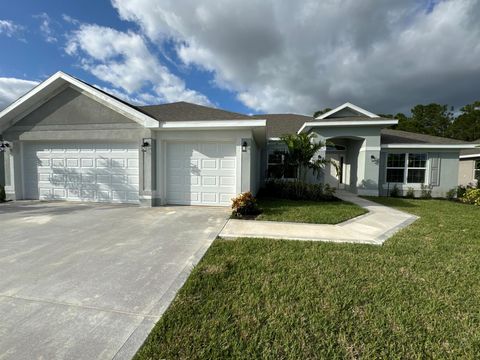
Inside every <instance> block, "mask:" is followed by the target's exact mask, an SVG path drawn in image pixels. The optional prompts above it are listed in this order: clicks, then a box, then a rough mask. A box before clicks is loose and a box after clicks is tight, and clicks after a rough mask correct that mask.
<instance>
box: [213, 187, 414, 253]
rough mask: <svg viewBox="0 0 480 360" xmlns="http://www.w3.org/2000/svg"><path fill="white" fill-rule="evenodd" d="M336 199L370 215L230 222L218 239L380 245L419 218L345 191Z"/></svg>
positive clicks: (337, 194)
mask: <svg viewBox="0 0 480 360" xmlns="http://www.w3.org/2000/svg"><path fill="white" fill-rule="evenodd" d="M336 196H337V197H338V198H340V199H342V200H344V201H348V202H351V203H354V204H356V205H359V206H361V207H363V208H365V209H367V210H368V211H369V212H368V213H367V214H364V215H361V216H358V217H356V218H353V219H350V220H347V221H344V222H342V223H340V224H336V225H328V224H304V223H292V222H277V221H256V220H236V219H230V220H229V221H228V222H227V224H226V225H225V227H224V228H223V230H222V231H221V233H220V235H219V236H220V237H222V238H225V239H234V238H239V237H254V238H271V239H289V240H310V241H327V242H339V243H357V244H374V245H381V244H383V242H384V241H385V240H387V239H388V238H389V237H391V236H392V235H393V234H394V233H396V232H397V231H399V230H400V229H403V228H404V227H406V226H408V225H410V224H411V223H413V222H414V221H415V220H417V219H418V217H417V216H415V215H411V214H407V213H405V212H403V211H399V210H396V209H393V208H390V207H387V206H383V205H380V204H378V203H375V202H372V201H369V200H366V199H363V198H360V197H358V196H357V195H355V194H352V193H349V192H346V191H337V193H336Z"/></svg>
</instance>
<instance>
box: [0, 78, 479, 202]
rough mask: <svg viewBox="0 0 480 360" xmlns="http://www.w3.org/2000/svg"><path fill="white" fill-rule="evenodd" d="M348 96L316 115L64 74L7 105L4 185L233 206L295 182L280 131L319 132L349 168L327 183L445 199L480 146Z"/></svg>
mask: <svg viewBox="0 0 480 360" xmlns="http://www.w3.org/2000/svg"><path fill="white" fill-rule="evenodd" d="M396 123H397V120H395V119H387V118H381V117H379V116H377V115H375V114H373V113H370V112H368V111H366V110H364V109H361V108H359V107H357V106H355V105H353V104H349V103H346V104H344V105H342V106H340V107H338V108H336V109H334V110H332V111H330V112H328V113H326V114H323V115H321V116H319V117H318V118H313V117H309V116H303V115H294V114H276V115H272V114H270V115H255V116H248V115H244V114H238V113H233V112H229V111H224V110H220V109H214V108H209V107H205V106H200V105H194V104H190V103H186V102H179V103H172V104H163V105H154V106H133V105H131V104H128V103H126V102H125V101H122V100H120V99H118V98H116V97H114V96H112V95H110V94H108V93H106V92H104V91H101V90H99V89H97V88H96V87H93V86H91V85H89V84H87V83H85V82H83V81H80V80H78V79H76V78H74V77H71V76H69V75H67V74H64V73H62V72H59V73H57V74H55V75H53V76H52V77H50V78H49V79H47V80H45V81H44V82H43V83H41V84H39V85H38V86H37V87H35V88H34V89H33V90H31V91H30V92H28V93H27V94H26V95H24V96H22V97H21V98H20V99H18V100H17V101H15V102H14V103H13V104H11V105H10V106H8V107H7V108H6V109H4V110H3V111H1V112H0V139H3V141H4V142H7V143H8V144H9V145H10V147H9V150H7V151H6V152H0V183H5V185H6V186H5V189H6V192H7V195H8V196H9V197H10V198H12V199H44V200H50V199H60V200H72V201H74V200H77V201H79V200H81V201H102V202H113V203H116V202H119V203H136V204H138V203H140V204H142V205H145V206H152V205H162V204H185V205H188V204H191V205H222V206H228V205H230V203H231V198H232V197H234V196H235V195H236V194H238V193H241V192H245V191H252V192H253V193H256V192H257V191H258V189H259V188H260V186H261V185H262V183H263V181H264V180H265V178H266V177H283V178H291V177H294V176H295V169H289V168H288V167H285V166H283V164H282V162H283V161H284V156H282V153H284V152H285V147H284V145H283V144H282V142H281V141H280V139H279V138H280V136H282V135H284V134H289V133H297V132H313V133H315V134H317V135H318V136H317V140H316V141H328V146H327V147H326V148H325V149H324V150H323V151H321V152H320V153H319V154H318V156H323V157H326V158H327V159H330V160H332V161H334V162H336V163H337V164H338V168H339V170H340V171H339V173H338V174H337V171H336V168H335V167H334V166H328V167H327V168H326V169H325V170H324V172H323V174H322V175H321V177H320V178H319V179H317V178H315V177H313V176H312V177H311V178H310V181H312V182H318V181H321V182H325V183H328V184H330V185H332V186H334V187H336V188H343V189H347V190H349V191H352V192H355V193H358V194H362V195H385V194H387V193H388V191H389V190H390V189H391V188H392V187H393V186H394V185H395V184H396V185H397V186H398V187H399V188H400V189H401V190H403V191H406V190H407V189H408V188H409V187H413V188H415V189H416V190H418V191H420V188H421V185H422V184H423V185H426V186H429V187H431V189H432V192H433V195H434V196H444V195H445V193H446V191H448V190H449V189H451V188H453V187H455V186H456V185H457V181H458V179H457V178H458V176H457V174H458V164H459V160H458V159H459V152H460V151H461V150H464V149H469V148H473V146H474V145H472V144H469V143H464V142H459V141H456V140H450V139H444V138H436V137H430V136H425V135H418V134H412V133H406V132H401V131H395V130H388V129H386V128H387V127H389V126H391V125H394V124H396Z"/></svg>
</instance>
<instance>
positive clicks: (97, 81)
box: [0, 0, 480, 114]
mask: <svg viewBox="0 0 480 360" xmlns="http://www.w3.org/2000/svg"><path fill="white" fill-rule="evenodd" d="M479 19H480V0H451V1H447V0H445V1H440V0H438V1H435V0H425V1H422V0H402V1H398V0H383V1H381V0H380V1H379V0H362V1H358V0H343V1H341V0H323V1H319V0H285V1H277V0H241V1H240V0H204V1H201V0H183V1H178V0H111V2H109V1H107V0H105V1H98V0H88V1H87V0H85V1H68V2H67V1H62V0H44V1H38V0H30V1H26V0H16V1H13V2H10V1H9V2H6V1H5V2H3V4H2V5H0V49H2V52H1V53H2V56H0V108H3V107H5V106H6V105H7V104H8V103H10V102H11V101H13V100H15V99H16V98H17V97H18V96H20V95H22V94H23V93H25V92H26V91H28V90H29V89H30V88H31V87H32V86H34V85H35V84H37V83H38V82H39V81H42V80H44V79H46V78H47V77H48V76H50V75H51V74H53V73H55V72H56V71H58V70H63V71H65V72H67V73H70V74H72V75H74V76H76V77H79V78H81V79H83V80H85V81H87V82H89V83H91V84H94V85H96V86H98V87H101V88H102V89H105V90H107V91H110V92H111V93H113V94H115V95H117V96H120V97H122V98H124V99H126V100H127V101H130V102H132V103H135V104H157V103H164V102H173V101H181V100H184V101H190V102H195V103H199V104H206V105H211V106H216V107H221V108H225V109H228V110H231V111H239V112H244V113H263V112H269V113H279V112H295V113H302V114H312V113H313V112H314V111H315V110H318V109H322V108H325V107H335V106H337V105H340V104H342V103H344V102H346V101H350V102H353V103H355V104H357V105H359V106H362V107H365V108H367V109H368V110H371V111H373V112H377V113H396V112H399V111H402V112H405V111H408V110H409V109H410V108H411V107H412V106H413V105H415V104H418V103H429V102H438V103H445V104H449V105H453V106H455V107H459V106H461V105H464V104H466V103H469V102H472V101H474V100H478V99H480V21H479Z"/></svg>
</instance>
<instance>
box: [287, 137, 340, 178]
mask: <svg viewBox="0 0 480 360" xmlns="http://www.w3.org/2000/svg"><path fill="white" fill-rule="evenodd" d="M315 137H316V135H315V134H314V133H310V134H306V133H301V134H289V135H284V136H282V137H280V139H281V140H282V141H283V142H284V143H285V145H286V146H287V148H288V154H286V157H285V165H286V166H293V167H295V168H296V169H297V179H298V180H300V181H303V182H305V181H306V179H307V174H308V170H311V171H312V172H313V174H314V175H317V176H318V175H319V174H320V170H321V169H322V168H323V167H324V166H325V165H326V164H328V163H331V162H330V161H329V160H327V159H325V158H321V157H315V156H316V155H317V153H318V152H319V151H320V149H322V148H323V147H324V146H325V143H323V142H321V141H319V142H315V141H313V139H314V138H315ZM332 164H334V166H336V164H335V163H332Z"/></svg>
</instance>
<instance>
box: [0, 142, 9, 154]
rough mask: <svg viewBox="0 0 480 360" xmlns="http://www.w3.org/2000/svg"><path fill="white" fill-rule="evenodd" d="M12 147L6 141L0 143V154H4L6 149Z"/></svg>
mask: <svg viewBox="0 0 480 360" xmlns="http://www.w3.org/2000/svg"><path fill="white" fill-rule="evenodd" d="M11 148H12V145H10V143H8V142H6V141H0V152H5V151H7V150H8V149H11Z"/></svg>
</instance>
